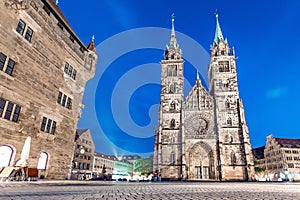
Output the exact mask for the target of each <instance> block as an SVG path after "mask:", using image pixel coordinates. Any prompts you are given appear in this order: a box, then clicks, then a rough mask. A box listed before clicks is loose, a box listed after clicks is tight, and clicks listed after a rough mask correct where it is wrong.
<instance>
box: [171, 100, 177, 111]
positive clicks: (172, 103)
mask: <svg viewBox="0 0 300 200" xmlns="http://www.w3.org/2000/svg"><path fill="white" fill-rule="evenodd" d="M175 109H176V105H175V102H174V101H172V102H171V105H170V110H175Z"/></svg>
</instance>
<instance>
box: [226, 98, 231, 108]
mask: <svg viewBox="0 0 300 200" xmlns="http://www.w3.org/2000/svg"><path fill="white" fill-rule="evenodd" d="M225 107H226V108H230V103H229V100H228V99H227V100H226V102H225Z"/></svg>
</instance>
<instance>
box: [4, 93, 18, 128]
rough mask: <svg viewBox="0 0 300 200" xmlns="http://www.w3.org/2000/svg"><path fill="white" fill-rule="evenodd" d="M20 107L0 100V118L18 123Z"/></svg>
mask: <svg viewBox="0 0 300 200" xmlns="http://www.w3.org/2000/svg"><path fill="white" fill-rule="evenodd" d="M20 112H21V106H19V105H17V104H14V103H12V102H10V101H6V100H4V99H1V98H0V117H1V118H4V119H7V120H10V121H13V122H18V119H19V115H20Z"/></svg>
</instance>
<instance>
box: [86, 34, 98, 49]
mask: <svg viewBox="0 0 300 200" xmlns="http://www.w3.org/2000/svg"><path fill="white" fill-rule="evenodd" d="M94 41H95V36H94V35H93V36H92V41H91V42H90V43H89V44H88V46H87V47H86V48H87V49H88V50H91V51H94V52H96V47H95V42H94Z"/></svg>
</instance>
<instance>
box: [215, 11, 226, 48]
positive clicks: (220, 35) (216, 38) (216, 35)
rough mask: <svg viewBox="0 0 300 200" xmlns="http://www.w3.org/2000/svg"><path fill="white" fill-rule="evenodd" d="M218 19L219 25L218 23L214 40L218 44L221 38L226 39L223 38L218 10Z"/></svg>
mask: <svg viewBox="0 0 300 200" xmlns="http://www.w3.org/2000/svg"><path fill="white" fill-rule="evenodd" d="M216 21H217V25H216V33H215V39H214V42H215V43H216V44H219V43H220V41H221V40H224V38H223V34H222V30H221V27H220V24H219V14H218V12H216Z"/></svg>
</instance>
